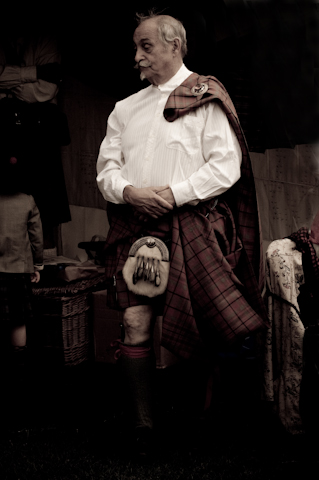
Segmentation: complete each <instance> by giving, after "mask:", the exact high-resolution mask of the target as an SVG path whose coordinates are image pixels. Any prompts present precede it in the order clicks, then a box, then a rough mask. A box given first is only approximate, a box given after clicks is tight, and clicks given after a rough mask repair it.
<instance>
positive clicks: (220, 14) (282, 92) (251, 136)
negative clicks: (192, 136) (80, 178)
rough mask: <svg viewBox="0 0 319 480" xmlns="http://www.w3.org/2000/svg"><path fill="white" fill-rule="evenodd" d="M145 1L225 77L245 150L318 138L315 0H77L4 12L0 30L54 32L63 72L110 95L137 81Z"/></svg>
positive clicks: (205, 64)
mask: <svg viewBox="0 0 319 480" xmlns="http://www.w3.org/2000/svg"><path fill="white" fill-rule="evenodd" d="M150 8H156V9H157V11H160V12H161V11H163V13H165V14H169V15H173V16H175V17H177V18H178V19H180V20H181V21H182V22H183V24H184V25H185V27H186V31H187V38H188V49H189V53H188V55H187V56H186V57H185V64H186V66H187V67H188V68H189V69H190V70H193V71H196V72H197V73H199V74H201V75H213V76H216V77H217V78H218V79H219V80H220V81H222V82H223V83H224V85H225V86H226V88H227V90H228V91H229V93H230V95H231V97H232V99H233V102H234V104H235V106H236V108H237V110H238V113H239V117H240V120H241V123H242V126H243V128H244V130H245V133H246V136H247V140H248V144H249V145H250V149H251V151H261V152H262V151H264V150H265V149H266V148H285V147H287V148H294V146H295V145H297V144H306V143H312V142H316V141H317V140H318V136H319V135H318V131H319V128H318V127H319V122H318V118H319V115H318V113H319V108H318V105H319V102H318V93H319V74H318V71H319V7H318V3H317V2H316V1H314V0H313V1H293V0H291V1H287V0H285V1H280V0H279V1H278V0H277V1H263V0H252V1H245V0H210V1H206V2H195V1H190V2H170V3H169V4H167V3H164V2H156V1H155V0H154V3H151V2H134V3H133V2H132V4H129V5H128V6H126V5H125V4H123V3H122V2H107V1H105V2H94V1H91V2H81V3H78V4H76V7H73V5H72V4H68V3H67V2H65V3H64V4H62V2H61V3H60V4H54V6H53V5H50V7H46V6H45V5H41V4H39V6H38V7H36V6H35V7H34V8H33V9H32V11H30V7H24V10H19V11H14V10H13V9H12V8H11V12H10V13H9V14H8V15H3V20H2V23H3V31H5V30H6V29H10V28H21V25H23V28H27V29H29V30H30V31H34V30H42V31H45V32H47V31H49V30H53V32H54V33H55V34H56V35H57V36H58V39H59V42H60V48H61V52H62V58H63V68H64V74H65V75H72V76H75V77H76V78H78V79H80V80H81V81H82V82H84V83H86V84H89V85H90V86H93V87H94V88H96V89H97V90H101V91H102V92H104V93H105V92H109V93H110V95H112V96H113V97H115V98H117V99H121V98H124V97H126V96H127V95H129V94H131V93H134V92H135V91H137V90H139V89H140V88H141V83H140V80H139V77H138V74H137V72H136V71H135V70H134V69H133V66H134V50H133V41H132V35H133V32H134V29H135V28H136V21H135V13H136V12H143V13H147V11H148V10H149V9H150Z"/></svg>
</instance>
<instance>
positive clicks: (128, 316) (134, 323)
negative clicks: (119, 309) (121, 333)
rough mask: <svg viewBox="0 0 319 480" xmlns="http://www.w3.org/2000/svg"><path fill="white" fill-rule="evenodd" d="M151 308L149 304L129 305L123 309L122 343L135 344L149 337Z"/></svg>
mask: <svg viewBox="0 0 319 480" xmlns="http://www.w3.org/2000/svg"><path fill="white" fill-rule="evenodd" d="M152 320H153V309H152V307H151V306H150V305H138V306H135V307H129V308H127V309H126V310H125V311H124V316H123V325H124V330H125V338H124V343H127V344H132V345H134V344H136V343H141V342H145V341H147V340H149V339H150V337H151V324H152Z"/></svg>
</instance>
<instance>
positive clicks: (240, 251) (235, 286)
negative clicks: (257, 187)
mask: <svg viewBox="0 0 319 480" xmlns="http://www.w3.org/2000/svg"><path fill="white" fill-rule="evenodd" d="M108 218H109V223H110V230H109V234H108V238H107V242H106V248H105V260H106V261H105V266H106V280H107V283H108V287H107V288H108V297H107V301H108V305H109V306H110V307H111V308H120V309H123V308H127V307H128V306H133V305H140V304H145V303H149V302H150V299H148V298H146V297H137V296H136V295H134V294H132V293H131V292H129V291H128V289H127V287H126V284H125V282H124V280H123V277H122V268H123V266H124V263H125V261H126V259H127V256H128V252H129V249H130V247H131V245H132V243H133V242H134V241H136V240H137V239H138V238H140V236H141V235H145V234H147V233H149V234H151V235H154V236H156V235H157V236H158V237H159V238H162V239H164V240H165V239H168V238H169V239H170V275H169V281H168V286H167V290H166V293H165V294H164V296H163V298H162V300H163V329H162V342H161V343H162V345H163V346H165V347H166V348H167V349H168V350H170V351H171V352H173V353H174V354H176V355H179V356H181V357H183V358H203V357H207V355H209V351H210V350H211V348H212V346H214V345H217V344H219V345H220V344H225V345H226V344H232V343H234V342H236V341H237V340H240V339H243V338H245V336H247V335H249V334H250V333H252V332H255V331H257V330H259V329H262V328H264V327H265V326H266V325H267V313H266V308H265V305H264V302H263V299H262V297H261V293H260V289H259V286H258V279H257V278H256V275H255V271H254V267H253V265H251V263H250V261H249V259H248V256H247V254H246V252H245V249H244V247H243V244H242V242H241V239H240V237H239V235H238V231H237V228H236V224H235V221H234V218H233V215H232V212H231V210H230V209H229V207H228V205H227V203H226V201H225V200H224V199H223V198H222V197H220V198H219V200H218V202H217V205H215V201H214V199H213V200H210V201H207V202H202V203H199V204H198V205H197V206H196V207H191V206H184V207H180V208H176V209H174V211H173V214H168V215H167V217H166V218H165V217H163V218H162V219H161V221H160V223H159V222H158V221H157V222H154V221H153V220H152V221H150V223H147V224H144V223H143V224H141V223H139V222H138V220H137V218H136V217H134V215H133V210H132V208H131V207H130V206H128V205H114V204H108Z"/></svg>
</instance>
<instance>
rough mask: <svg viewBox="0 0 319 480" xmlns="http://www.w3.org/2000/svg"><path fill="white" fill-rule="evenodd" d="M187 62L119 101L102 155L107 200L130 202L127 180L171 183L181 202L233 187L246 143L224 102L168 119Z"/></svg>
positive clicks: (138, 183)
mask: <svg viewBox="0 0 319 480" xmlns="http://www.w3.org/2000/svg"><path fill="white" fill-rule="evenodd" d="M191 73H192V72H191V71H189V70H188V69H187V68H186V67H185V65H183V66H182V67H181V68H180V70H179V71H178V72H177V73H176V75H174V77H172V78H171V79H170V80H169V81H168V82H167V83H165V84H163V85H158V86H154V85H150V86H148V87H147V88H145V89H142V90H140V91H139V92H138V93H135V94H133V95H131V96H129V97H128V98H126V99H124V100H121V101H119V102H117V103H116V105H115V108H114V110H113V112H112V113H111V114H110V116H109V118H108V126H107V133H106V136H105V138H104V140H103V141H102V144H101V147H100V152H99V156H98V160H97V173H98V175H97V183H98V187H99V189H100V191H101V193H102V195H103V196H104V198H105V200H107V201H109V202H112V203H117V204H118V203H125V202H124V200H123V190H124V188H125V187H126V186H127V185H133V186H134V187H137V188H143V187H150V186H164V185H169V186H170V187H171V189H172V192H173V195H174V198H175V202H176V205H177V206H178V207H179V206H182V205H184V204H186V203H187V204H191V205H196V204H197V203H198V202H199V201H204V200H208V199H210V198H212V197H215V196H217V195H220V194H222V193H223V192H225V191H226V190H228V189H229V188H230V187H231V186H232V185H233V184H234V183H236V182H237V180H238V179H239V177H240V165H241V149H240V146H239V143H238V140H237V138H236V135H235V133H234V131H233V129H232V127H231V126H230V124H229V122H228V120H227V117H226V114H225V113H224V112H223V110H222V109H221V107H220V106H219V105H218V102H208V103H207V104H206V105H203V106H201V107H199V108H197V109H196V110H195V111H193V112H190V113H188V114H187V115H185V116H183V117H181V118H178V119H177V120H175V121H174V122H168V121H167V120H165V118H164V116H163V110H164V107H165V105H166V102H167V99H168V97H169V95H170V93H171V92H172V91H173V90H175V88H177V87H178V86H179V85H180V84H181V83H182V82H183V81H184V80H186V78H187V77H189V75H191Z"/></svg>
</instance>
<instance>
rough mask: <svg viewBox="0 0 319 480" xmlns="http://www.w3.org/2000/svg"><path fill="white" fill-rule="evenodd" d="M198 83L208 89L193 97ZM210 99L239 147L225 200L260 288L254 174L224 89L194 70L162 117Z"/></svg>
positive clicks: (184, 111) (181, 112) (171, 116)
mask: <svg viewBox="0 0 319 480" xmlns="http://www.w3.org/2000/svg"><path fill="white" fill-rule="evenodd" d="M199 83H204V84H207V85H208V90H207V92H206V93H204V94H203V95H199V96H194V94H193V93H192V91H191V90H192V88H193V87H194V86H195V85H197V84H199ZM211 101H218V102H219V103H220V106H221V107H222V108H223V110H224V112H225V113H226V115H227V118H228V121H229V123H230V124H231V126H232V127H233V129H234V132H235V133H236V136H237V139H238V141H239V144H240V147H241V150H242V165H241V178H240V180H239V181H238V182H237V184H236V185H235V186H234V187H233V188H231V189H230V190H229V193H228V203H229V205H230V206H231V209H232V212H233V214H234V217H235V219H236V223H237V225H238V228H239V232H240V236H241V239H242V242H243V244H244V248H245V250H246V252H247V255H248V258H249V259H250V261H251V263H252V265H253V268H254V271H255V274H256V276H257V278H258V279H259V286H260V289H262V288H263V285H264V267H263V252H262V236H261V226H260V222H259V213H258V206H257V198H256V190H255V182H254V176H253V171H252V166H251V161H250V157H249V150H248V146H247V142H246V139H245V135H244V132H243V130H242V128H241V125H240V123H239V120H238V115H237V112H236V109H235V107H234V104H233V102H232V101H231V99H230V97H229V95H228V93H227V90H226V89H225V87H224V86H223V84H222V83H221V82H220V81H219V80H217V78H215V77H212V76H201V75H198V74H197V73H192V74H191V75H190V76H189V77H188V78H187V79H186V80H185V81H184V82H183V83H182V84H181V85H180V86H179V87H177V88H176V89H175V90H174V91H173V92H172V93H171V95H170V96H169V98H168V100H167V103H166V106H165V109H164V117H165V118H166V120H167V121H169V122H173V121H174V120H176V119H177V118H179V117H181V116H183V115H186V114H187V113H188V112H189V111H191V110H195V109H196V108H198V107H200V106H201V105H203V104H205V103H207V102H211ZM230 197H232V198H230Z"/></svg>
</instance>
